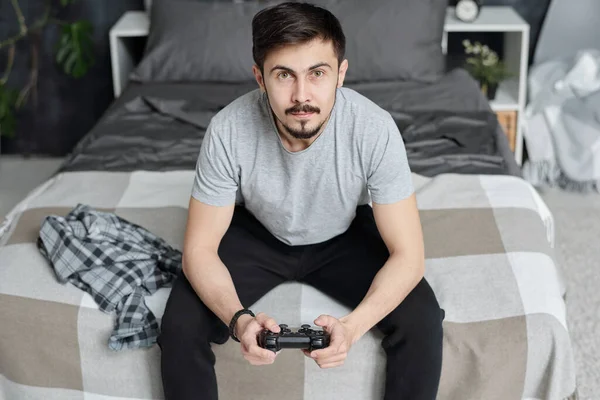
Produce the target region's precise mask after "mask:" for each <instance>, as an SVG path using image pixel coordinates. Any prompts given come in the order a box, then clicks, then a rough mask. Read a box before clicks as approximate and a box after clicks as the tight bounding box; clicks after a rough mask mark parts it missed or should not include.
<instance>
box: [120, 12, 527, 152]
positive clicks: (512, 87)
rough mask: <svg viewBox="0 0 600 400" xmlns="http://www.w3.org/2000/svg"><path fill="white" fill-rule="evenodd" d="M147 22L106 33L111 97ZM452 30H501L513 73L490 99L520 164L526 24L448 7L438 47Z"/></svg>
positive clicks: (135, 15)
mask: <svg viewBox="0 0 600 400" xmlns="http://www.w3.org/2000/svg"><path fill="white" fill-rule="evenodd" d="M149 28H150V22H149V18H148V14H147V13H146V11H128V12H126V13H124V14H123V16H122V17H121V18H120V19H119V20H118V21H117V23H116V24H115V25H114V26H113V27H112V28H111V30H110V33H109V41H110V54H111V63H112V74H113V89H114V95H115V97H117V96H119V95H120V94H121V92H122V90H123V87H124V86H125V84H126V83H127V80H128V76H129V73H130V72H131V71H132V70H133V68H134V67H135V65H134V62H135V60H134V57H133V55H132V48H133V45H134V43H135V40H138V39H139V38H144V37H146V36H147V35H148V31H149ZM453 32H503V33H504V62H505V63H506V65H507V67H508V68H509V69H510V70H511V72H512V73H513V74H514V76H516V78H514V79H510V80H507V81H506V82H503V83H502V84H501V85H500V87H499V88H498V91H497V94H496V98H495V99H494V100H492V101H491V102H490V105H491V107H492V109H493V110H494V111H517V135H516V143H515V158H516V160H517V163H518V164H521V162H522V157H523V134H522V129H521V125H522V115H523V111H524V109H525V103H526V88H527V65H528V56H529V25H528V24H527V23H526V22H525V21H524V20H523V19H522V18H521V17H520V16H519V14H517V13H516V12H515V11H514V10H513V8H512V7H510V6H484V7H483V8H482V10H481V13H480V15H479V17H478V18H477V20H476V21H474V22H471V23H464V22H462V21H460V20H458V19H456V17H455V16H454V8H453V7H448V10H447V14H446V21H445V26H444V36H443V40H442V49H443V51H444V53H446V50H447V43H448V35H449V34H452V33H453Z"/></svg>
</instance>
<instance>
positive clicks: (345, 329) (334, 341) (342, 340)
mask: <svg viewBox="0 0 600 400" xmlns="http://www.w3.org/2000/svg"><path fill="white" fill-rule="evenodd" d="M315 325H317V326H320V327H322V328H324V329H325V331H326V332H327V333H329V335H330V341H329V346H328V347H326V348H324V349H319V350H313V351H312V352H309V351H308V350H306V349H304V350H302V352H303V353H304V355H306V356H307V357H309V358H312V359H313V360H315V361H316V363H317V364H318V365H319V367H321V368H334V367H339V366H340V365H343V364H344V361H345V360H346V357H347V356H348V351H350V347H352V345H353V344H354V343H355V342H356V341H357V340H358V338H356V337H355V332H354V329H353V327H352V326H351V325H350V324H348V323H347V322H344V321H341V320H339V319H337V318H334V317H332V316H330V315H321V316H319V318H317V319H316V320H315Z"/></svg>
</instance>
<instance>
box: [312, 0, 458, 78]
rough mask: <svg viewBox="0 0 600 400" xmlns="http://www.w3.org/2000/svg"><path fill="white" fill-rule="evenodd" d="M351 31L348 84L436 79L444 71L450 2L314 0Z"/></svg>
mask: <svg viewBox="0 0 600 400" xmlns="http://www.w3.org/2000/svg"><path fill="white" fill-rule="evenodd" d="M313 3H314V4H316V5H321V6H324V7H325V8H327V9H328V10H330V11H331V12H332V13H333V14H334V15H335V16H336V17H337V18H338V19H339V20H340V23H341V25H342V28H343V29H344V33H345V35H346V58H347V59H348V64H349V67H348V72H347V73H346V81H347V82H369V81H390V80H392V81H396V80H409V81H417V82H427V83H429V82H434V81H437V80H438V79H440V78H441V77H442V76H443V74H444V72H445V68H446V66H445V56H444V54H443V53H442V47H441V43H442V36H443V33H444V22H445V18H446V9H447V6H448V0H313Z"/></svg>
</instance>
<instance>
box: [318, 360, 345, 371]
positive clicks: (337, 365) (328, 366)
mask: <svg viewBox="0 0 600 400" xmlns="http://www.w3.org/2000/svg"><path fill="white" fill-rule="evenodd" d="M343 364H344V362H343V361H340V362H334V363H329V364H323V365H319V367H320V368H322V369H328V368H335V367H339V366H341V365H343Z"/></svg>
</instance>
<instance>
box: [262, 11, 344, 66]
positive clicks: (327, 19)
mask: <svg viewBox="0 0 600 400" xmlns="http://www.w3.org/2000/svg"><path fill="white" fill-rule="evenodd" d="M317 38H320V39H322V40H324V41H331V42H332V43H333V50H334V52H335V54H336V56H337V59H338V66H339V65H340V64H341V62H342V61H343V60H344V55H345V52H346V37H345V36H344V32H343V30H342V26H341V24H340V21H339V20H338V19H337V18H336V17H335V16H334V15H333V14H332V13H331V12H330V11H329V10H326V9H325V8H322V7H318V6H315V5H314V4H310V3H304V2H285V3H281V4H277V5H274V6H271V7H268V8H265V9H263V10H261V11H259V12H258V13H256V15H255V16H254V18H253V19H252V56H253V58H254V62H255V63H256V65H257V66H258V67H259V68H260V71H261V72H263V67H264V63H265V59H266V58H267V55H268V53H269V52H270V51H272V50H275V49H278V48H280V47H282V46H285V45H289V44H302V43H307V42H310V41H311V40H313V39H317Z"/></svg>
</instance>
